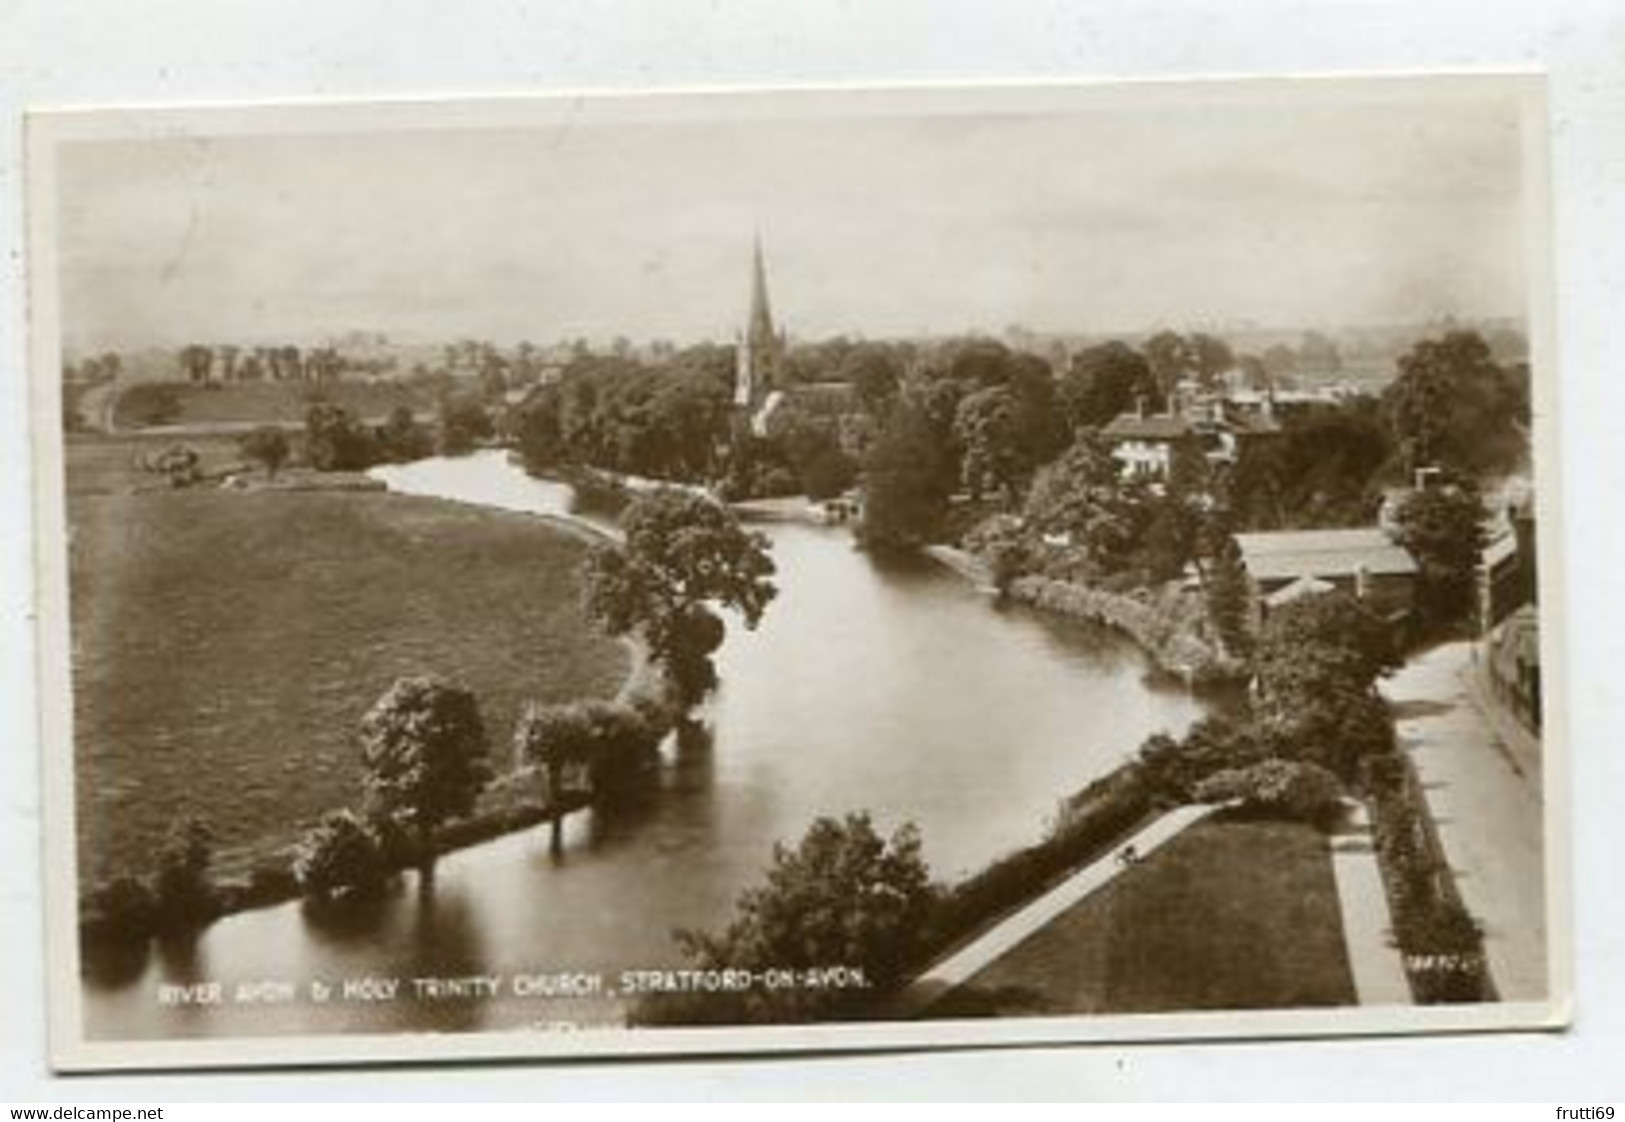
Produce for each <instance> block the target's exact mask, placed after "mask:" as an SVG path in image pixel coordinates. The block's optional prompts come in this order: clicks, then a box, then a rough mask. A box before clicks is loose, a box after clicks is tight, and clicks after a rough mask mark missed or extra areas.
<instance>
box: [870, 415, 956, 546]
mask: <svg viewBox="0 0 1625 1122" xmlns="http://www.w3.org/2000/svg"><path fill="white" fill-rule="evenodd" d="M948 440H949V438H948V437H947V435H946V434H945V433H944V432H943V431H942V430H941V429H940V428H939V427H938V426H937V425H935V424H933V423H932V420H931V418H930V416H929V414H928V413H927V412H926V410H925V409H924V408H922V407H921V406H920V405H918V404H916V402H914V401H913V400H911V399H910V398H909V397H908V396H905V397H904V398H903V399H902V400H901V401H899V402H898V404H897V406H896V407H895V408H894V409H893V410H892V411H891V414H890V415H889V416H888V418H887V421H886V425H885V427H884V428H882V429H881V431H880V433H879V435H878V436H877V437H876V438H875V442H874V443H873V444H871V445H870V446H869V450H868V451H867V452H866V453H865V454H864V458H863V521H862V523H861V525H860V526H859V528H858V532H859V537H860V539H861V540H862V542H863V543H864V545H865V546H867V547H869V548H872V549H881V550H885V549H913V548H915V547H917V546H919V545H920V544H922V543H923V542H926V541H929V540H930V539H931V537H932V536H933V535H934V534H935V533H936V532H937V529H938V527H939V526H940V524H941V521H942V517H943V514H944V513H945V512H946V510H947V507H948V497H949V495H951V494H952V493H953V484H954V477H955V476H956V475H957V473H958V467H957V465H956V464H955V458H954V454H953V451H952V448H951V446H950V445H949V443H948Z"/></svg>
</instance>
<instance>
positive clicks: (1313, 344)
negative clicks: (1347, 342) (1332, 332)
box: [1298, 331, 1343, 375]
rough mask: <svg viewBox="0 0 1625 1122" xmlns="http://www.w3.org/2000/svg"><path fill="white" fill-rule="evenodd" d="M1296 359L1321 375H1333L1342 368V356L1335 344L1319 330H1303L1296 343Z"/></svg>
mask: <svg viewBox="0 0 1625 1122" xmlns="http://www.w3.org/2000/svg"><path fill="white" fill-rule="evenodd" d="M1298 361H1299V363H1300V364H1301V365H1302V366H1303V367H1304V368H1305V369H1307V370H1312V371H1314V372H1315V373H1317V374H1321V375H1335V374H1338V373H1339V372H1341V371H1342V369H1343V356H1342V354H1341V353H1339V351H1338V349H1337V344H1336V343H1334V342H1332V341H1331V340H1330V339H1328V338H1327V337H1326V336H1325V335H1323V334H1321V333H1320V332H1319V331H1306V332H1304V336H1303V341H1302V342H1300V343H1299V344H1298Z"/></svg>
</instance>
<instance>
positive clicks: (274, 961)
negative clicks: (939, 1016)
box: [84, 452, 1203, 1039]
mask: <svg viewBox="0 0 1625 1122" xmlns="http://www.w3.org/2000/svg"><path fill="white" fill-rule="evenodd" d="M380 474H381V475H382V477H383V478H385V479H386V480H387V482H388V483H389V484H390V486H391V488H392V489H395V490H399V491H403V492H409V493H413V494H420V495H434V496H440V497H444V498H451V499H456V500H459V501H465V502H478V503H484V504H487V505H491V506H496V507H501V508H505V509H510V510H523V511H531V512H538V513H560V512H562V511H563V510H564V509H565V508H566V504H567V503H568V500H569V491H568V489H567V488H566V487H564V486H562V485H561V484H557V483H549V482H544V481H539V480H534V479H530V478H528V477H527V476H525V475H524V473H523V472H521V471H520V470H519V469H517V468H515V467H513V466H512V465H510V464H509V463H508V462H507V461H506V458H505V456H504V455H503V454H502V453H500V452H484V453H478V454H475V455H473V456H470V457H466V458H462V459H457V460H428V461H423V462H420V463H417V464H412V465H407V466H404V467H396V468H389V469H383V470H382V471H381V473H380ZM760 529H761V530H762V532H763V533H764V534H766V535H767V537H768V538H769V540H770V542H771V544H772V550H773V557H774V561H775V563H776V565H777V567H778V576H777V583H778V585H779V589H780V591H779V596H778V598H777V599H776V600H775V601H774V602H773V604H772V605H771V606H770V608H769V609H768V612H767V615H766V618H765V619H764V620H763V622H762V624H761V626H760V628H758V629H757V630H756V631H754V632H747V631H745V630H743V629H742V628H741V627H739V626H738V625H737V622H734V623H731V624H730V631H729V635H728V639H727V641H726V643H725V644H724V646H723V648H722V649H721V651H719V652H718V656H717V663H718V670H719V673H720V676H721V679H722V686H721V689H720V690H719V692H718V693H717V695H716V696H715V698H714V699H713V700H712V701H711V702H710V703H709V704H708V707H707V709H706V711H705V713H704V717H705V724H706V727H707V729H708V731H709V735H708V736H706V737H700V738H696V739H695V740H694V741H693V742H690V743H687V744H684V745H682V746H678V745H675V744H672V745H668V746H667V747H666V748H665V750H664V757H663V763H662V768H661V772H660V776H659V781H658V789H657V790H654V791H651V792H650V793H649V794H648V796H647V797H646V798H644V799H642V800H640V801H638V803H637V804H636V805H633V806H630V807H626V808H622V809H618V810H616V811H614V812H606V811H598V810H595V811H589V812H584V813H581V814H577V815H573V816H571V819H570V820H569V823H568V827H567V830H566V834H565V838H566V845H565V849H564V852H563V854H562V856H559V857H556V858H555V857H553V856H551V855H550V854H549V852H548V846H547V835H546V830H545V828H539V829H537V830H534V831H529V832H526V833H523V834H516V835H510V836H508V837H504V838H501V839H498V840H496V841H494V842H490V843H487V844H484V845H480V846H476V847H473V848H470V849H467V850H464V851H462V852H458V853H453V854H450V855H448V856H447V857H446V858H444V859H443V860H442V861H441V863H440V868H439V873H438V876H437V884H436V888H435V891H434V894H433V896H432V897H430V898H426V899H425V898H420V897H419V896H418V894H417V893H416V892H414V891H412V890H411V888H410V886H407V887H403V888H402V889H401V890H400V891H399V892H398V893H397V894H395V895H394V896H391V897H390V898H388V899H386V900H384V901H382V902H381V903H379V904H377V905H375V906H372V907H369V908H368V909H367V910H366V911H365V912H362V913H359V914H355V915H351V916H347V917H343V918H341V919H335V918H326V919H322V920H320V921H318V920H317V919H315V918H314V917H312V916H310V915H308V914H307V913H306V912H305V910H303V909H302V908H301V907H300V906H299V905H297V904H288V905H283V906H279V907H273V908H266V909H262V910H259V911H253V912H246V913H242V914H239V915H235V916H230V917H227V918H226V919H224V920H222V921H220V922H218V923H216V924H214V925H213V926H212V927H210V928H208V929H207V930H206V931H204V932H202V933H201V935H199V936H198V937H197V938H196V939H195V940H194V941H191V942H190V943H188V944H186V945H167V946H160V947H159V948H158V949H157V950H156V951H155V952H154V953H153V954H152V955H151V956H149V957H148V958H147V959H146V960H145V961H143V962H139V963H130V964H126V965H125V967H124V968H123V969H120V970H117V971H111V972H90V973H87V977H86V985H85V989H84V1015H85V1027H86V1033H87V1035H88V1036H90V1037H93V1038H101V1039H133V1038H152V1037H170V1036H265V1035H277V1034H284V1033H323V1032H392V1031H410V1030H439V1031H454V1030H505V1029H520V1028H524V1027H526V1026H531V1025H545V1024H552V1023H557V1022H573V1023H583V1022H587V1023H605V1022H617V1021H619V1020H620V1019H621V1018H622V1016H623V1015H624V1008H623V1005H622V1003H621V1001H620V1000H619V999H617V998H616V997H614V996H613V995H612V994H611V992H610V991H611V990H612V989H613V988H614V985H615V982H616V979H617V977H618V975H619V973H620V972H621V971H623V970H626V969H644V968H658V967H662V966H678V965H681V964H682V959H681V956H680V955H679V954H678V952H677V950H676V946H675V943H674V941H673V939H672V934H671V933H672V931H673V929H674V928H680V927H691V928H692V927H698V928H716V927H720V926H722V925H723V923H724V922H725V921H726V919H727V918H728V916H729V915H730V914H731V910H732V904H733V901H734V899H735V898H736V897H737V896H738V894H739V892H740V890H741V889H743V888H745V887H747V886H749V885H751V884H753V883H755V882H756V881H757V880H758V879H759V878H760V875H761V873H762V870H763V869H764V868H765V866H766V864H767V863H768V861H769V859H770V857H771V852H772V847H773V844H774V843H775V842H776V841H781V840H783V841H794V840H795V839H798V838H799V837H800V836H801V834H802V833H803V832H804V831H805V830H806V828H807V826H808V825H809V824H810V823H811V822H812V820H813V819H814V818H816V817H817V816H819V815H831V814H833V815H838V814H844V813H846V812H849V811H857V810H867V811H869V812H871V813H872V815H873V817H874V819H875V821H876V823H877V825H878V826H880V827H881V828H883V829H885V830H888V831H889V830H890V829H892V828H894V827H895V826H897V825H898V824H900V823H902V822H904V821H912V822H914V823H915V824H916V825H918V826H919V828H920V830H921V832H922V834H923V836H924V843H925V854H926V858H927V860H928V861H929V862H930V865H931V868H932V871H933V873H934V874H935V875H936V876H937V877H939V878H943V879H948V878H952V877H954V876H956V875H960V874H963V873H965V872H968V871H972V870H974V869H977V868H979V867H981V866H983V865H985V864H986V863H987V862H988V861H990V860H991V859H993V858H995V857H998V856H999V855H1001V854H1003V853H1005V852H1008V851H1009V850H1011V849H1014V848H1016V847H1019V846H1022V845H1025V844H1028V843H1030V842H1032V841H1034V840H1036V839H1037V838H1038V837H1039V836H1040V835H1041V834H1042V832H1043V829H1044V826H1045V823H1046V821H1047V819H1048V818H1049V816H1050V815H1051V814H1052V813H1053V811H1054V809H1055V807H1056V804H1057V802H1058V800H1059V799H1060V797H1061V796H1062V795H1064V794H1065V793H1068V792H1071V791H1075V790H1077V789H1079V788H1081V787H1083V786H1084V785H1085V784H1087V783H1088V782H1089V781H1090V780H1091V779H1093V778H1095V777H1096V776H1099V775H1101V774H1102V773H1104V772H1105V771H1107V770H1109V769H1110V768H1111V767H1112V766H1114V765H1115V764H1117V763H1118V762H1119V761H1121V760H1122V759H1123V758H1124V757H1125V756H1127V755H1128V754H1130V753H1132V752H1133V751H1134V749H1135V748H1136V747H1137V746H1138V745H1139V744H1140V742H1141V741H1142V740H1143V739H1144V738H1145V737H1146V736H1147V735H1149V734H1150V733H1152V732H1155V731H1158V730H1162V729H1166V730H1169V731H1172V732H1178V731H1181V730H1183V729H1184V728H1185V727H1187V726H1188V725H1189V724H1190V723H1191V721H1193V720H1194V719H1196V718H1197V717H1198V716H1200V715H1201V713H1202V712H1203V706H1202V703H1201V702H1199V701H1198V700H1197V699H1196V698H1193V697H1192V696H1190V695H1189V694H1187V693H1186V692H1185V691H1184V690H1183V689H1181V688H1180V687H1178V686H1177V685H1174V684H1171V683H1166V682H1164V681H1162V680H1160V679H1158V678H1156V677H1155V676H1154V675H1153V674H1152V672H1151V670H1150V668H1149V665H1148V663H1147V661H1146V660H1145V658H1144V657H1143V656H1142V655H1141V654H1140V652H1139V651H1138V650H1137V649H1136V648H1135V647H1134V646H1133V645H1132V644H1131V643H1130V642H1128V641H1127V640H1125V639H1123V638H1122V637H1120V636H1118V635H1116V634H1115V633H1112V632H1109V631H1107V630H1105V629H1102V628H1098V627H1095V626H1092V625H1086V624H1079V623H1076V622H1071V621H1061V620H1055V619H1051V618H1048V617H1044V616H1041V615H1039V614H1037V613H1034V612H1031V611H1028V610H1025V609H1020V608H999V607H996V606H995V605H994V604H993V603H992V602H991V601H990V600H989V599H988V598H987V597H986V596H985V595H983V594H982V593H980V592H978V591H977V590H975V589H974V588H973V587H972V586H971V585H970V584H969V583H967V582H966V581H964V580H963V579H961V578H959V577H957V576H955V575H954V574H952V573H950V572H948V571H947V570H946V569H944V568H942V567H941V566H939V565H937V564H936V563H934V562H930V561H925V560H920V561H914V562H895V561H887V562H879V561H876V560H875V559H873V558H871V557H869V556H868V555H866V554H864V553H861V552H858V551H857V550H855V549H854V548H853V546H852V542H851V538H850V535H849V534H848V533H847V532H846V531H844V530H840V529H834V528H824V527H818V526H811V525H800V524H790V523H776V524H770V525H763V526H761V527H760ZM563 971H570V972H579V973H581V974H584V975H587V977H585V978H577V979H573V980H572V983H573V984H574V985H575V986H578V987H579V986H583V985H585V986H591V985H593V984H594V983H593V982H592V980H591V976H592V975H598V976H601V977H602V979H603V982H602V984H603V992H601V993H587V994H581V995H577V996H573V997H558V996H544V994H545V993H546V991H548V990H549V989H556V988H557V983H555V981H554V980H553V979H552V978H551V975H555V974H557V973H559V972H563ZM482 976H500V981H499V982H497V983H496V985H497V986H498V987H499V989H500V991H501V992H500V994H499V996H497V997H496V998H494V999H493V998H490V997H486V996H446V995H444V994H442V995H441V996H439V997H435V996H431V995H430V994H429V993H428V991H427V989H425V990H424V991H423V992H421V993H420V992H418V989H417V987H416V985H415V983H414V982H413V981H412V979H416V978H439V979H446V978H465V977H466V978H475V977H482ZM364 979H373V980H376V981H377V982H378V983H379V984H377V985H373V986H367V985H359V984H353V985H352V988H351V991H350V996H349V999H347V1000H346V999H344V998H343V985H344V983H345V982H346V981H348V982H351V983H359V982H361V981H362V980H364ZM390 980H394V981H398V983H399V985H398V987H397V988H396V990H395V991H394V995H393V997H389V996H386V995H387V994H388V993H389V989H388V986H387V984H385V983H386V982H387V981H390ZM212 981H219V982H221V983H222V984H223V987H222V991H221V993H222V1000H221V1001H220V1002H219V1003H218V1004H215V1003H205V1004H191V1003H185V1004H174V1003H166V1002H165V1001H164V1000H163V994H164V992H165V991H163V990H162V989H161V987H163V986H165V985H166V984H185V983H208V982H212ZM262 981H265V982H291V983H293V992H292V996H291V999H290V997H289V994H288V992H287V991H281V992H277V991H275V990H274V989H272V988H271V987H267V988H266V989H265V990H263V991H258V994H257V996H260V997H263V998H264V999H265V1000H253V1001H248V1000H244V1001H238V1000H234V997H235V996H237V993H238V989H237V987H238V986H239V984H241V983H255V982H262ZM312 982H316V983H327V984H331V985H332V986H333V987H334V991H333V994H334V996H333V998H332V999H331V1000H329V1001H326V1002H316V1001H314V1000H313V999H312V996H311V983H312ZM484 986H485V983H479V982H472V983H470V984H468V985H466V986H464V987H461V988H462V991H463V993H464V994H465V995H466V994H482V993H483V988H484ZM516 988H517V989H525V990H529V991H530V992H528V993H526V994H524V995H523V996H521V995H520V994H518V993H516V992H515V991H516ZM168 992H169V993H170V995H171V996H173V994H174V991H168ZM194 992H196V991H194ZM369 995H370V996H369ZM244 996H248V994H247V993H246V992H245V994H244Z"/></svg>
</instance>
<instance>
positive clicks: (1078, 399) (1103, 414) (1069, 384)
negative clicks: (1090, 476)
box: [1059, 341, 1162, 429]
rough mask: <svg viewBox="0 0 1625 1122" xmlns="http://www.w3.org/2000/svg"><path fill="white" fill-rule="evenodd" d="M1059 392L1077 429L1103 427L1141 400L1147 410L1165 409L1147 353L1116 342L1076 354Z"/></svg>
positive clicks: (1061, 381) (1062, 379)
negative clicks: (1146, 358)
mask: <svg viewBox="0 0 1625 1122" xmlns="http://www.w3.org/2000/svg"><path fill="white" fill-rule="evenodd" d="M1059 391H1060V397H1061V401H1062V402H1063V404H1064V405H1065V408H1066V412H1067V416H1068V417H1069V418H1070V419H1071V422H1072V426H1073V428H1074V429H1081V428H1103V427H1105V426H1106V425H1109V424H1110V423H1111V422H1112V421H1113V419H1115V418H1116V417H1118V416H1119V415H1121V414H1123V413H1127V412H1129V411H1131V410H1132V409H1134V408H1135V407H1136V406H1137V405H1139V404H1142V403H1143V404H1144V405H1145V406H1146V407H1147V408H1148V409H1161V408H1162V396H1161V392H1160V391H1159V389H1158V386H1157V382H1156V379H1155V378H1153V377H1152V376H1151V367H1150V364H1148V363H1147V362H1146V360H1145V356H1144V355H1142V354H1140V352H1139V351H1136V350H1135V349H1134V348H1133V347H1131V346H1129V345H1128V344H1127V343H1122V342H1116V341H1113V342H1110V343H1102V344H1101V345H1099V346H1096V347H1088V348H1086V349H1084V350H1081V351H1079V352H1078V353H1077V354H1076V355H1074V356H1073V358H1072V362H1071V364H1070V365H1069V366H1068V367H1067V372H1066V374H1065V375H1064V376H1063V377H1062V378H1061V380H1060V386H1059Z"/></svg>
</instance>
